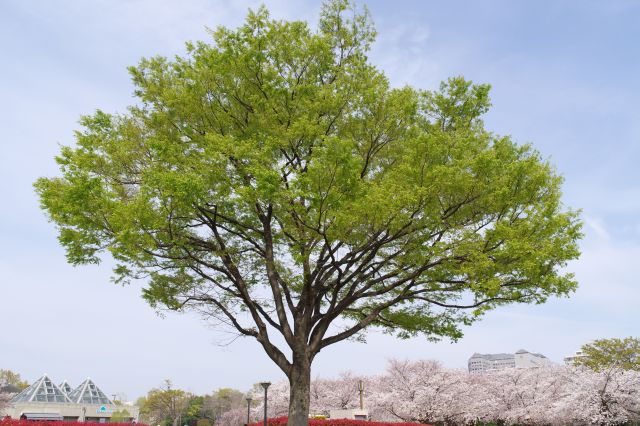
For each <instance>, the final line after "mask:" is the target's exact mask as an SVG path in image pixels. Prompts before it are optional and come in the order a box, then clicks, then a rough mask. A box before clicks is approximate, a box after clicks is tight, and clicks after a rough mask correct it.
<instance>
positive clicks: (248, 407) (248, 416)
mask: <svg viewBox="0 0 640 426" xmlns="http://www.w3.org/2000/svg"><path fill="white" fill-rule="evenodd" d="M250 417H251V398H250V397H247V425H248V424H249V423H250V422H249V419H250Z"/></svg>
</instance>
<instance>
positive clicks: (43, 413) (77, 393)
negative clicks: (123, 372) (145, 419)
mask: <svg viewBox="0 0 640 426" xmlns="http://www.w3.org/2000/svg"><path fill="white" fill-rule="evenodd" d="M138 412H139V410H138V407H135V406H130V405H115V404H114V403H113V401H111V400H110V399H109V398H108V397H107V396H106V395H105V394H104V392H102V391H101V390H100V388H98V387H97V386H96V385H95V383H93V382H92V381H91V379H87V380H85V381H84V382H82V383H81V384H80V385H79V386H78V387H76V388H75V389H73V390H72V388H71V386H69V384H68V383H67V382H63V383H62V384H61V386H57V385H56V384H55V383H53V381H52V380H51V379H50V378H49V377H48V376H47V375H46V374H45V375H44V376H42V377H41V378H40V379H38V380H36V381H35V382H34V383H33V384H32V385H31V386H29V387H28V388H26V389H25V390H23V391H22V392H20V393H19V394H17V395H16V396H14V397H13V398H12V399H11V400H10V401H9V406H8V407H7V408H5V409H4V413H2V414H3V415H8V416H10V417H12V418H14V419H27V420H66V421H79V422H98V423H109V422H110V420H111V417H112V416H114V415H116V414H117V416H118V419H119V421H123V420H124V421H126V422H132V421H135V420H137V419H138Z"/></svg>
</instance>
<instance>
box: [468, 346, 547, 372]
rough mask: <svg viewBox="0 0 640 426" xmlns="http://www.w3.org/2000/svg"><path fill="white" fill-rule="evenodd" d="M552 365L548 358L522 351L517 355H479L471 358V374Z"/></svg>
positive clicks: (469, 363) (469, 364)
mask: <svg viewBox="0 0 640 426" xmlns="http://www.w3.org/2000/svg"><path fill="white" fill-rule="evenodd" d="M548 365H551V360H549V358H547V357H546V356H544V355H542V354H539V353H534V352H529V351H527V350H524V349H520V350H519V351H518V352H516V353H515V354H506V353H503V354H479V353H475V354H473V355H472V356H471V358H469V362H468V367H469V373H484V372H486V371H494V370H504V369H506V368H538V367H545V366H548Z"/></svg>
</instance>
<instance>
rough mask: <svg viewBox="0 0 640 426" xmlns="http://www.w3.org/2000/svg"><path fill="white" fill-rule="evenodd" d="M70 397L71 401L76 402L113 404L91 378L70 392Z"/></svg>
mask: <svg viewBox="0 0 640 426" xmlns="http://www.w3.org/2000/svg"><path fill="white" fill-rule="evenodd" d="M69 399H70V400H71V401H69V402H73V403H76V404H101V405H102V404H113V402H111V400H110V399H109V398H107V396H106V395H105V394H104V392H102V391H101V390H100V388H99V387H97V386H96V385H95V383H93V382H92V381H91V379H87V380H85V381H84V382H82V383H81V384H80V386H78V387H77V388H75V389H74V390H73V391H72V392H71V393H70V394H69Z"/></svg>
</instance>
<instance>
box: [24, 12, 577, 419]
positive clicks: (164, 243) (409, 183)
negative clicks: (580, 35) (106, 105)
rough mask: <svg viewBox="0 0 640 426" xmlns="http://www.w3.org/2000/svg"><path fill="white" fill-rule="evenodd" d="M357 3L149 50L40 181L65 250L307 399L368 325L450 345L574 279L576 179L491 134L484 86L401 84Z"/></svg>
mask: <svg viewBox="0 0 640 426" xmlns="http://www.w3.org/2000/svg"><path fill="white" fill-rule="evenodd" d="M351 9H352V7H351V5H350V4H349V3H348V2H347V1H346V0H334V1H329V2H326V3H325V4H324V6H323V8H322V12H321V16H320V21H319V25H318V27H317V29H315V30H314V29H312V28H310V27H309V25H308V24H307V23H305V22H286V21H279V20H274V19H272V18H270V17H269V14H268V12H267V10H266V9H265V8H260V9H259V10H257V11H251V12H249V14H248V16H247V19H246V22H245V24H244V25H242V26H241V27H239V28H237V29H235V30H232V29H228V28H225V27H220V28H218V29H217V30H215V31H213V32H212V34H211V35H212V40H211V41H210V42H209V43H206V42H196V43H188V44H187V52H186V55H184V56H178V57H176V58H174V59H173V60H169V59H167V58H163V57H153V58H148V59H143V60H141V62H140V63H139V65H138V66H135V67H131V68H130V72H131V75H132V78H133V82H134V84H135V86H136V90H135V94H136V96H137V97H138V99H139V103H138V104H137V105H134V106H132V107H130V108H129V110H128V111H127V112H126V113H123V114H110V113H106V112H103V111H97V112H95V113H94V114H91V115H87V116H84V117H82V119H81V125H82V130H80V131H78V132H77V133H76V144H75V146H66V147H63V148H62V152H61V154H60V155H59V156H58V157H57V161H58V163H59V165H60V169H61V176H59V177H53V178H41V179H39V180H38V181H37V182H36V184H35V186H36V190H37V192H38V194H39V195H40V200H41V203H42V207H43V208H44V209H45V210H46V211H47V213H48V215H49V217H50V218H51V219H52V221H53V222H55V224H56V225H57V226H58V229H59V235H60V236H59V239H60V242H61V244H62V245H63V246H64V247H65V249H66V252H67V258H68V261H69V262H71V263H72V264H86V263H97V262H99V260H100V256H101V255H102V254H103V253H105V252H107V253H110V254H111V255H112V256H113V257H114V258H115V259H116V261H117V262H118V266H117V267H116V268H115V270H114V274H115V280H116V282H119V283H125V282H128V280H130V279H131V278H134V279H137V278H144V279H145V280H146V281H145V282H146V283H147V285H146V288H145V289H144V298H145V299H146V300H147V301H148V302H149V303H150V304H151V305H152V306H155V307H159V308H160V307H166V308H168V309H172V310H177V311H181V310H195V311H198V312H201V313H202V314H203V315H205V316H206V317H208V318H209V319H211V320H212V321H219V322H220V323H223V324H226V325H228V326H230V327H232V328H233V329H235V330H236V331H237V332H238V333H239V334H241V335H244V336H250V337H253V338H255V339H257V341H258V342H259V343H260V344H261V345H262V347H263V348H264V350H265V351H266V353H267V354H268V356H269V357H270V358H271V359H272V360H273V361H274V362H275V363H276V364H277V365H278V366H279V367H280V368H281V369H282V371H284V372H285V373H286V374H287V376H288V377H289V379H290V380H291V381H292V383H294V382H295V383H300V386H302V388H306V389H307V391H306V394H307V396H306V397H302V399H301V400H300V401H297V400H296V401H295V402H293V400H295V398H294V394H299V392H298V390H296V389H294V387H292V398H293V400H292V406H300V405H299V404H302V406H303V407H302V408H301V411H300V410H299V411H300V413H302V412H304V411H305V409H306V410H308V382H309V377H308V376H309V370H310V365H311V362H312V361H313V359H314V357H315V356H316V354H317V353H318V352H319V351H320V350H322V349H323V348H325V347H327V346H328V345H331V344H333V343H336V342H339V341H342V340H344V339H348V338H356V337H358V336H360V335H361V334H360V333H361V332H362V331H363V330H365V329H366V328H367V327H369V326H377V327H381V328H383V329H384V330H386V331H388V332H391V333H396V334H397V335H398V336H399V337H402V338H407V337H411V336H415V335H418V334H422V335H425V336H426V337H427V338H430V339H437V338H441V337H443V336H446V337H450V338H453V339H456V338H459V337H460V336H461V335H462V331H461V326H462V325H468V324H470V323H472V322H473V321H474V320H476V319H478V318H479V317H480V316H481V315H482V314H483V313H484V312H486V311H488V310H490V309H493V308H496V307H498V306H500V305H504V304H508V303H513V302H519V303H542V302H544V301H546V300H547V298H548V297H550V296H554V295H567V294H569V293H570V292H572V291H573V290H574V289H575V287H576V282H575V280H574V279H573V277H572V275H571V274H568V273H566V272H565V271H564V270H563V266H564V265H565V264H566V263H567V261H569V260H571V259H575V258H576V257H577V256H578V254H579V253H578V248H577V244H576V241H577V240H578V239H579V238H580V222H579V219H578V216H577V213H576V212H575V211H572V210H570V209H567V208H565V207H563V205H562V203H561V200H560V197H561V182H562V178H561V177H560V176H559V175H558V174H557V173H556V171H555V169H554V167H553V166H552V165H551V164H550V163H549V162H548V161H546V160H545V159H543V157H542V156H541V155H540V154H539V153H538V152H537V151H536V150H535V149H533V147H532V146H530V145H519V144H516V143H515V142H513V141H512V140H511V138H509V137H508V136H500V135H497V134H495V133H492V132H490V131H488V130H487V129H485V127H484V124H483V121H482V120H481V116H482V114H483V113H485V112H486V111H487V110H488V109H489V107H490V100H489V89H490V87H489V85H486V84H479V85H476V84H472V83H471V82H469V81H467V80H465V79H464V78H462V77H455V78H451V79H449V80H447V81H446V82H443V83H442V84H441V86H440V88H439V89H438V90H434V91H430V90H422V89H416V88H413V87H408V86H405V87H393V86H392V85H391V84H390V82H389V80H388V79H387V78H386V77H385V75H384V73H383V72H382V71H381V70H379V69H378V68H376V66H375V65H373V64H372V63H371V62H370V61H369V60H368V57H367V53H368V51H369V47H370V45H371V43H372V42H373V41H374V38H375V31H374V29H373V26H372V24H371V20H370V18H369V15H368V13H367V12H366V11H365V12H358V11H354V12H353V13H351V12H350V10H351ZM335 325H337V329H336V328H331V326H335ZM336 330H337V331H336ZM274 334H278V335H279V336H280V338H281V339H282V340H283V341H284V346H282V345H278V344H277V343H276V342H277V341H279V340H278V339H274V337H273V336H274ZM302 393H304V392H302ZM305 398H306V400H307V406H306V408H304V399H305ZM291 415H292V416H293V414H291ZM290 417H291V416H290ZM294 417H295V416H294ZM297 418H298V419H299V420H300V422H306V420H304V419H306V413H302V414H299V416H298V417H297Z"/></svg>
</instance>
